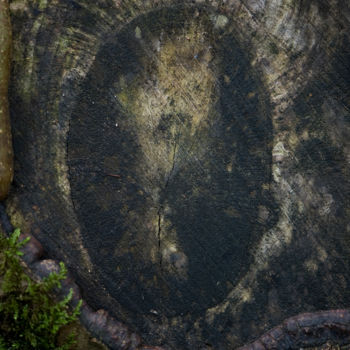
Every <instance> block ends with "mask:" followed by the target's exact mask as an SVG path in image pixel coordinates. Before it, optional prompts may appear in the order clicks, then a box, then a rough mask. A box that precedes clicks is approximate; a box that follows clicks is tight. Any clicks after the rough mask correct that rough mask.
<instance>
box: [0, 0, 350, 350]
mask: <svg viewBox="0 0 350 350" xmlns="http://www.w3.org/2000/svg"><path fill="white" fill-rule="evenodd" d="M10 8H11V16H12V24H13V46H14V52H13V65H12V81H11V86H10V108H11V119H12V129H13V142H14V152H15V178H14V184H13V188H12V190H11V193H10V196H9V198H8V200H7V201H6V210H7V213H8V215H9V217H10V218H11V221H12V224H13V225H14V226H19V227H22V228H23V230H26V231H28V232H31V233H32V234H33V235H34V236H35V237H37V238H38V239H39V241H40V242H42V244H43V246H44V248H45V250H46V252H47V255H48V256H50V257H54V258H56V259H59V260H63V261H65V262H66V264H67V265H68V267H69V268H70V270H71V271H72V273H73V274H74V276H75V278H76V280H77V282H78V284H79V285H80V286H81V288H82V294H83V297H84V298H85V299H86V300H87V301H88V303H89V304H90V305H91V306H92V307H93V308H96V309H98V308H104V309H107V310H108V311H109V312H110V313H111V314H112V315H114V316H115V317H116V318H117V319H118V320H120V321H122V322H124V323H125V324H127V325H128V326H130V327H131V328H132V329H134V330H135V331H137V332H138V333H139V334H140V335H141V336H142V337H143V338H144V339H145V341H146V342H148V343H152V344H158V345H162V346H163V347H164V348H166V349H167V348H169V349H211V348H214V349H231V348H235V347H238V346H240V345H242V344H244V343H247V342H250V341H253V340H254V339H256V338H258V337H259V336H260V335H261V334H262V333H264V332H265V331H266V330H268V329H270V328H271V327H273V326H275V325H277V324H279V323H281V322H282V321H283V320H284V319H285V318H288V317H291V316H293V315H295V314H298V313H300V312H312V311H317V310H325V309H332V308H346V307H348V306H349V303H350V292H349V291H350V289H349V286H350V271H349V260H350V241H349V234H350V232H349V231H350V226H349V214H350V212H349V210H350V207H349V199H350V196H349V189H350V188H349V180H348V179H349V162H350V141H349V140H350V138H349V136H350V135H349V134H350V124H349V123H350V114H349V105H350V95H349V91H350V90H349V79H350V51H349V50H350V46H349V34H350V33H349V21H350V9H349V4H348V3H347V1H341V0H338V1H333V2H329V1H308V2H305V1H301V0H300V1H292V0H283V1H276V0H266V1H262V0H260V1H258V0H249V1H248V0H247V1H237V0H235V1H233V0H232V1H229V0H227V1H192V2H188V1H175V0H163V1H156V0H154V1H137V0H130V1H117V0H114V1H112V0H98V1H96V0H95V1H90V0H84V1H80V0H77V1H73V0H64V1H62V0H61V1H56V0H52V1H45V0H42V1H34V0H33V1H29V0H28V1H23V0H17V1H12V2H11V3H10ZM320 341H325V339H320ZM316 345H317V344H316Z"/></svg>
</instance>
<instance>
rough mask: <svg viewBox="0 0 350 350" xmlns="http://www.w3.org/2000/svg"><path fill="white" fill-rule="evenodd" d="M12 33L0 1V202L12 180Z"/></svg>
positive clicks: (4, 5) (3, 1) (7, 12)
mask: <svg viewBox="0 0 350 350" xmlns="http://www.w3.org/2000/svg"><path fill="white" fill-rule="evenodd" d="M11 45H12V31H11V22H10V10H9V3H8V0H0V200H3V199H5V197H6V196H7V194H8V192H9V190H10V185H11V182H12V179H13V150H12V138H11V127H10V115H9V102H8V86H9V78H10V62H11Z"/></svg>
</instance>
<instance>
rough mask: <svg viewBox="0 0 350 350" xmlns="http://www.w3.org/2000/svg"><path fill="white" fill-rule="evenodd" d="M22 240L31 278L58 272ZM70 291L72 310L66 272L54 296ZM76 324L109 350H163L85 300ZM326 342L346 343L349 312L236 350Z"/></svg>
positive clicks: (314, 319) (282, 328)
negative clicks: (145, 340)
mask: <svg viewBox="0 0 350 350" xmlns="http://www.w3.org/2000/svg"><path fill="white" fill-rule="evenodd" d="M0 224H1V226H2V228H3V230H4V231H5V232H7V233H9V232H12V230H13V228H12V226H11V224H10V222H9V220H8V217H7V215H6V212H5V208H4V206H3V205H2V204H0ZM26 237H30V241H29V242H28V243H27V245H26V246H25V247H24V248H23V253H24V255H23V261H24V263H25V264H26V266H27V267H28V268H29V269H30V270H31V271H32V272H33V273H34V275H35V276H37V277H38V278H40V279H41V278H43V277H45V276H47V275H48V274H49V273H50V272H51V271H58V270H59V264H58V262H57V261H55V260H52V259H43V256H44V249H43V247H42V245H41V244H40V243H39V241H38V240H37V239H36V238H35V237H34V236H32V235H29V234H21V236H20V239H24V238H26ZM71 288H72V289H73V291H74V294H73V298H72V300H71V306H73V307H74V306H75V305H76V304H77V303H78V301H79V300H80V299H81V293H80V289H79V287H78V285H77V284H76V283H75V281H74V280H73V278H72V276H71V275H70V274H69V273H68V277H67V279H66V280H64V281H63V283H62V289H61V290H59V291H58V293H59V294H61V295H66V294H67V293H68V291H69V290H70V289H71ZM80 322H81V323H82V325H83V326H84V327H86V329H87V330H88V331H89V332H91V334H92V335H93V336H94V337H96V338H98V339H99V340H101V341H102V342H103V343H105V344H106V345H107V346H109V347H110V348H111V349H118V350H119V349H123V350H124V349H125V350H126V349H129V350H132V349H135V350H164V348H162V347H157V346H148V345H145V344H144V343H143V342H142V339H141V337H140V336H139V335H138V334H136V333H135V332H133V331H131V330H130V329H129V328H128V327H127V326H126V325H124V324H123V323H121V322H119V321H117V320H116V319H114V318H113V317H111V316H110V315H109V313H108V312H107V311H106V310H103V309H101V310H98V311H93V310H92V308H91V307H89V305H88V304H87V303H86V302H85V301H83V305H82V308H81V315H80ZM327 342H332V343H334V345H347V344H350V309H337V310H327V311H318V312H309V313H302V314H299V315H296V316H293V317H290V318H288V319H286V320H285V321H283V322H282V323H281V324H280V325H278V326H276V327H274V328H273V329H271V330H270V331H268V332H266V333H265V334H263V335H262V336H261V337H260V338H259V339H258V340H256V341H255V342H253V343H251V344H248V345H245V346H243V347H240V348H239V349H238V350H268V349H279V350H283V349H299V348H307V347H314V346H322V345H323V344H325V343H327Z"/></svg>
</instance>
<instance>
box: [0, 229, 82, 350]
mask: <svg viewBox="0 0 350 350" xmlns="http://www.w3.org/2000/svg"><path fill="white" fill-rule="evenodd" d="M19 235H20V231H19V230H15V232H14V233H13V234H12V235H11V236H10V237H9V238H7V237H4V236H3V235H1V236H0V319H1V324H0V350H5V349H22V350H27V349H28V350H31V349H39V350H40V349H57V350H63V349H70V348H71V345H72V344H73V343H74V337H75V336H74V334H73V333H71V334H69V336H68V337H66V339H65V341H64V342H63V344H62V345H60V346H58V345H57V344H58V343H57V338H58V334H59V332H60V330H61V328H62V327H63V326H65V325H67V324H69V323H71V322H73V321H75V320H76V319H77V316H78V314H79V310H80V306H81V302H79V303H78V305H77V307H76V308H75V309H74V310H73V311H69V308H68V303H69V302H70V300H71V298H72V293H73V291H72V290H71V291H70V292H69V294H68V295H67V296H66V297H65V298H64V299H63V300H60V301H55V300H54V299H53V298H52V297H51V295H50V293H51V292H52V290H53V289H54V288H61V280H63V279H65V278H66V273H67V271H66V268H65V266H64V264H63V263H61V264H60V271H59V272H58V273H51V274H50V275H49V276H48V277H46V278H44V279H43V280H42V281H40V282H35V281H33V280H32V279H31V278H30V277H29V276H28V275H27V274H26V273H25V271H24V269H23V267H22V265H21V262H20V256H21V255H22V254H23V253H21V252H20V248H21V247H22V246H23V245H25V244H26V243H27V242H28V240H29V238H27V239H25V240H23V241H22V242H20V241H19Z"/></svg>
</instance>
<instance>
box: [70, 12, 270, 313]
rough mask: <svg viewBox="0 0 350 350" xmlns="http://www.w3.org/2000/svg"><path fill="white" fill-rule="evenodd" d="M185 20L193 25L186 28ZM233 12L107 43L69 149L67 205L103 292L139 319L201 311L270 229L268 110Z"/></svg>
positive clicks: (181, 17) (135, 25)
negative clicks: (266, 211) (265, 211)
mask: <svg viewBox="0 0 350 350" xmlns="http://www.w3.org/2000/svg"><path fill="white" fill-rule="evenodd" d="M188 19H191V20H188ZM232 28H233V26H231V24H230V23H229V22H228V21H227V19H226V17H224V16H222V15H221V16H220V15H217V14H215V13H214V12H210V11H209V10H208V8H199V7H182V8H171V9H162V10H159V11H154V12H151V13H148V14H146V15H144V16H140V17H138V18H137V19H135V20H134V21H133V22H131V23H130V24H128V25H127V26H126V27H125V28H123V30H122V31H120V32H118V33H116V34H115V35H114V36H112V37H109V38H106V43H105V45H104V46H103V47H101V49H100V51H99V53H98V55H97V57H96V59H95V62H94V64H93V66H92V68H91V70H90V72H89V74H88V76H87V78H86V81H85V82H84V84H83V86H82V93H81V96H80V98H79V99H78V103H77V106H76V109H75V112H74V113H73V115H72V120H71V125H70V132H69V139H68V146H69V152H68V153H69V169H70V170H69V171H70V183H71V188H72V199H73V202H74V203H75V208H76V210H77V213H78V216H79V220H80V223H82V225H84V226H83V227H84V230H83V233H82V234H83V236H84V242H85V245H86V247H87V248H88V250H89V254H90V256H91V259H92V261H93V263H94V265H95V267H96V270H97V271H98V273H99V274H100V278H101V281H102V282H103V284H104V286H105V288H106V289H107V290H108V292H109V293H110V294H111V295H112V296H113V297H115V298H116V299H117V300H118V302H119V303H120V304H121V305H123V306H124V307H126V308H127V309H129V310H132V311H134V312H136V313H150V314H153V315H155V316H157V315H161V314H164V315H167V316H173V315H177V314H183V313H187V312H191V314H196V313H200V312H202V311H203V310H205V309H207V308H208V307H211V306H213V305H215V304H217V303H218V302H220V301H222V300H223V299H224V298H225V297H226V295H227V293H228V292H229V291H230V290H231V289H232V287H233V286H234V285H236V283H237V281H238V280H239V278H240V277H241V276H242V275H243V274H244V273H245V272H246V271H247V269H248V268H249V265H250V262H251V258H252V255H251V248H252V244H253V242H256V239H257V236H260V235H261V234H262V232H263V231H264V230H266V229H267V228H268V226H269V225H270V224H269V220H272V219H271V217H272V215H270V218H269V219H267V221H265V222H263V223H261V222H259V221H258V210H259V207H260V208H261V206H265V207H267V208H269V207H271V199H270V197H269V194H268V191H267V190H266V189H267V187H268V186H266V184H268V183H269V182H270V176H271V149H270V146H271V142H270V141H271V137H272V126H271V121H270V117H269V104H268V101H267V98H266V96H265V95H264V92H263V91H264V88H263V85H262V83H261V81H260V80H259V78H258V75H257V73H256V72H254V71H253V69H252V68H251V67H250V64H249V61H248V59H247V55H246V53H245V52H244V51H243V50H242V48H241V47H240V45H239V43H238V42H237V41H236V40H235V37H234V34H233V32H232Z"/></svg>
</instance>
